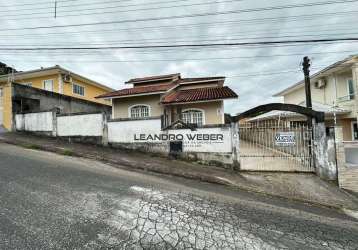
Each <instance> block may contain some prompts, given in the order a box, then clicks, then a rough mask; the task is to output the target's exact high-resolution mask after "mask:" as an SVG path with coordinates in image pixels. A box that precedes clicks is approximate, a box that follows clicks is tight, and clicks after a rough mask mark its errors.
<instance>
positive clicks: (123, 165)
mask: <svg viewBox="0 0 358 250" xmlns="http://www.w3.org/2000/svg"><path fill="white" fill-rule="evenodd" d="M0 142H2V143H6V144H10V145H16V146H20V147H23V148H28V149H34V150H41V151H46V152H52V153H56V154H60V155H65V156H72V157H82V158H86V159H91V160H97V161H101V162H104V163H106V164H109V165H110V166H112V167H114V168H117V169H124V170H128V171H135V172H152V173H157V174H164V175H171V176H176V177H182V178H187V179H192V180H199V181H202V182H207V183H213V184H219V185H225V186H229V187H231V188H234V189H237V190H244V191H247V192H252V193H256V194H261V195H266V196H271V197H277V198H281V199H286V200H291V201H297V202H303V203H306V204H312V205H315V206H321V207H327V208H331V209H337V210H340V211H342V212H343V213H345V211H347V210H349V211H352V212H354V213H357V212H358V210H355V209H351V208H346V207H343V206H336V205H332V204H327V203H323V202H315V201H311V200H305V199H300V198H295V197H288V196H283V195H278V194H272V193H266V192H263V191H261V190H257V189H254V188H250V187H246V186H240V185H235V184H233V183H232V182H231V181H229V180H227V179H225V178H223V177H219V176H212V175H205V174H204V175H203V174H201V175H197V174H191V173H187V172H180V171H165V170H163V169H160V168H158V167H151V168H146V166H147V164H146V163H143V164H142V165H136V164H133V163H131V162H128V161H124V160H122V161H121V160H111V159H107V158H104V157H98V156H96V155H91V154H86V153H78V152H74V151H71V152H69V151H68V149H66V148H59V147H54V146H52V145H39V144H35V143H31V144H27V143H25V142H22V141H17V140H9V139H6V138H1V137H0Z"/></svg>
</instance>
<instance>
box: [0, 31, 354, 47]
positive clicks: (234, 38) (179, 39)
mask: <svg viewBox="0 0 358 250" xmlns="http://www.w3.org/2000/svg"><path fill="white" fill-rule="evenodd" d="M355 34H357V32H353V33H352V32H351V33H335V34H309V35H303V34H298V35H293V36H290V35H285V36H261V37H242V36H232V37H231V38H225V37H227V35H221V36H205V37H211V38H216V39H200V40H183V39H186V38H187V37H163V38H148V39H141V41H138V42H137V40H133V39H126V40H111V41H103V42H102V43H62V44H36V45H34V44H11V45H3V44H0V46H8V47H9V46H11V47H18V46H71V45H77V46H79V45H80V46H105V45H117V44H141V45H145V44H162V43H166V42H168V41H171V40H174V41H171V42H173V43H180V42H181V43H196V42H217V41H221V42H229V41H248V40H261V39H287V38H300V37H310V38H311V39H313V38H316V37H327V36H330V35H335V36H348V35H355ZM223 37H224V38H225V39H223ZM143 41H144V42H143Z"/></svg>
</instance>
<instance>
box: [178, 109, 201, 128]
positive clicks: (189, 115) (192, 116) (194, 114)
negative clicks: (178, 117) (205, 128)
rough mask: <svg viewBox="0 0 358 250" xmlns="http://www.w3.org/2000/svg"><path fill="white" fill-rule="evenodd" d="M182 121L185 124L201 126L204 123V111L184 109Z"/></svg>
mask: <svg viewBox="0 0 358 250" xmlns="http://www.w3.org/2000/svg"><path fill="white" fill-rule="evenodd" d="M182 121H183V122H185V123H187V124H196V125H197V126H202V125H203V124H204V112H203V111H201V110H197V109H189V110H185V111H183V112H182Z"/></svg>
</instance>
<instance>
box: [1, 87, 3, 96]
mask: <svg viewBox="0 0 358 250" xmlns="http://www.w3.org/2000/svg"><path fill="white" fill-rule="evenodd" d="M2 96H3V92H2V89H1V88H0V97H2Z"/></svg>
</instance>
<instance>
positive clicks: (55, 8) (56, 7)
mask: <svg viewBox="0 0 358 250" xmlns="http://www.w3.org/2000/svg"><path fill="white" fill-rule="evenodd" d="M56 17H57V0H55V18H56Z"/></svg>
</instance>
